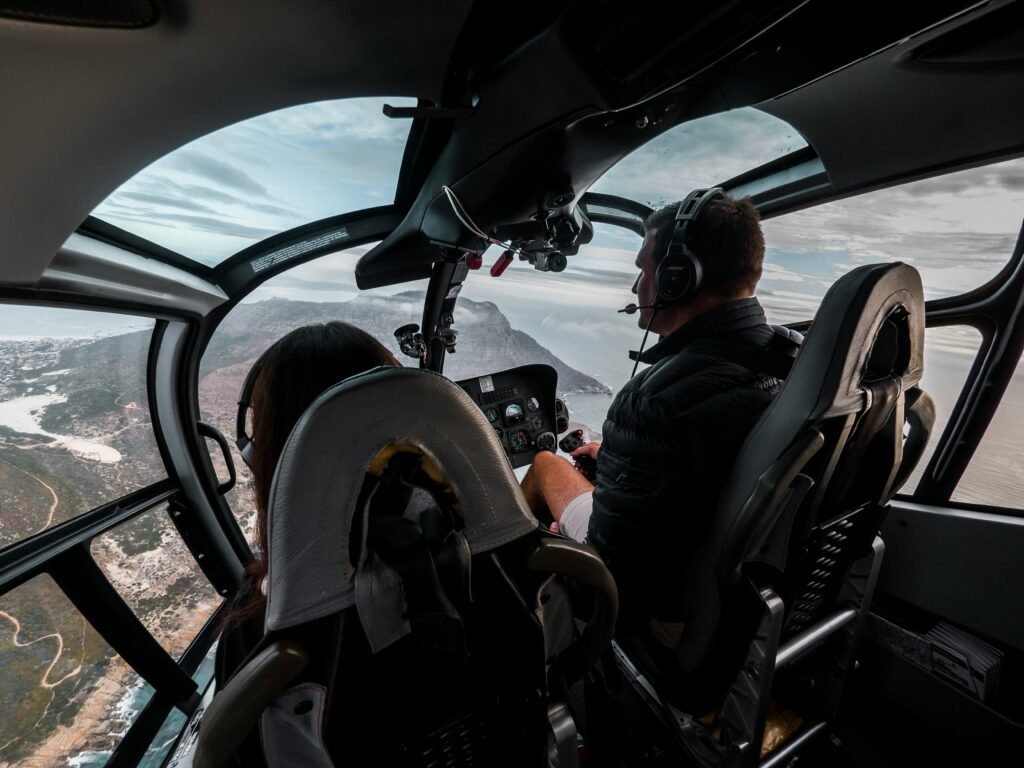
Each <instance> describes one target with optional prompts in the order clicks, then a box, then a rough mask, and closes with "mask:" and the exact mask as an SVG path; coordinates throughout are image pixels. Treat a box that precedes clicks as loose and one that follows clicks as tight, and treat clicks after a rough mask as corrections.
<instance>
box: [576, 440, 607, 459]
mask: <svg viewBox="0 0 1024 768" xmlns="http://www.w3.org/2000/svg"><path fill="white" fill-rule="evenodd" d="M600 451H601V443H600V442H594V443H584V444H583V445H581V446H580V447H579V448H577V449H576V450H575V451H573V452H572V454H571V456H572V457H573V458H574V459H578V458H579V457H580V456H589V457H590V458H591V459H593V460H594V461H597V454H598V453H600Z"/></svg>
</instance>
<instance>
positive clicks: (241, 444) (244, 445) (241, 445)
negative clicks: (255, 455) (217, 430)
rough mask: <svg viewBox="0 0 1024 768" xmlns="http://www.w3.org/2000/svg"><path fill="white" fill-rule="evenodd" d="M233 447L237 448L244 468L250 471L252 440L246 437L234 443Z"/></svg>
mask: <svg viewBox="0 0 1024 768" xmlns="http://www.w3.org/2000/svg"><path fill="white" fill-rule="evenodd" d="M235 445H237V446H238V455H239V456H241V457H242V461H244V462H245V466H247V467H248V468H249V469H252V440H250V439H249V438H248V437H244V438H239V439H237V440H236V441H235Z"/></svg>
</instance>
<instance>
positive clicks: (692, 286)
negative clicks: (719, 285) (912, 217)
mask: <svg viewBox="0 0 1024 768" xmlns="http://www.w3.org/2000/svg"><path fill="white" fill-rule="evenodd" d="M719 197H721V198H725V191H724V190H723V189H722V188H721V187H712V188H711V189H695V190H693V192H691V193H690V194H688V195H687V196H686V198H685V199H684V200H683V202H681V203H680V204H679V209H678V210H677V211H676V220H675V229H674V230H673V231H672V241H671V242H670V243H669V246H668V251H667V252H666V253H665V255H664V256H663V257H662V259H661V262H660V263H659V264H658V268H657V270H656V271H655V273H654V286H655V290H656V291H657V292H658V296H657V304H656V305H655V306H657V308H658V309H663V308H665V307H680V306H682V305H684V304H687V303H689V302H690V301H692V300H693V297H694V296H696V295H697V294H698V293H700V288H701V283H702V282H703V279H704V265H703V264H702V263H701V260H700V256H699V255H698V254H696V253H694V252H693V251H692V250H691V249H690V246H689V244H688V242H687V241H688V240H689V238H690V234H691V230H692V229H693V222H694V221H696V219H697V217H698V216H699V215H700V212H701V211H702V210H704V206H706V205H707V204H708V203H710V202H711V201H712V200H714V199H716V198H719Z"/></svg>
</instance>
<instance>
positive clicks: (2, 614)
mask: <svg viewBox="0 0 1024 768" xmlns="http://www.w3.org/2000/svg"><path fill="white" fill-rule="evenodd" d="M0 618H4V619H7V620H8V621H9V622H10V623H11V624H13V625H14V634H13V635H12V636H11V642H13V643H14V647H15V648H27V647H28V646H30V645H35V644H36V643H39V642H42V641H43V640H49V639H50V638H53V639H55V640H56V641H57V653H56V654H55V655H54V657H53V661H51V662H50V665H49V666H48V667H47V668H46V671H45V672H43V676H42V678H41V679H40V680H39V687H40V688H44V689H46V690H48V691H49V692H50V700H49V701H48V702H46V706H45V707H43V711H42V712H41V713H40V714H39V717H37V718H36V722H35V724H34V725H33V726H32V728H33V729H34V728H35V727H36V726H38V725H39V723H40V722H41V721H42V719H43V718H44V717H46V713H47V712H49V711H50V705H51V704H53V700H54V698H55V697H56V693H55V692H54V690H53V689H54V688H56V687H57V686H58V685H60V684H61V683H63V682H64V681H65V680H68V679H70V678H72V677H75V676H76V675H78V674H80V673H81V671H82V665H81V663H79V664H78V666H76V667H75V668H74V669H73V670H71V671H70V672H68V673H67V674H66V675H64V677H62V678H61V679H60V680H52V681H51V680H50V673H51V672H53V668H54V667H55V666H57V662H59V661H60V657H61V656H62V655H63V654H64V638H63V637H61V635H60V633H59V632H51V633H50V634H48V635H41V636H40V637H37V638H36V639H35V640H29V641H28V642H27V643H23V642H22V641H21V640H20V639H19V635H20V634H21V622H20V621H18V620H17V619H16V618H15V617H14V616H12V615H11V614H9V613H8V612H7V611H0ZM83 621H84V619H83ZM24 736H25V734H24V733H23V734H20V735H19V736H16V737H14V738H13V739H11V740H10V741H8V742H7V743H6V744H3V745H0V752H3V751H4V750H5V749H6V748H7V747H9V746H10V745H11V744H13V743H14V742H16V741H19V740H21V739H22V738H23V737H24Z"/></svg>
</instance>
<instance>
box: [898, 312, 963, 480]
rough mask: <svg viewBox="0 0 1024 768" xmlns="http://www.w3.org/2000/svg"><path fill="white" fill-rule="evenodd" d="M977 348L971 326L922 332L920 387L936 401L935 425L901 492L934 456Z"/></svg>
mask: <svg viewBox="0 0 1024 768" xmlns="http://www.w3.org/2000/svg"><path fill="white" fill-rule="evenodd" d="M980 347H981V334H980V333H979V332H978V331H977V330H976V329H975V328H971V327H970V326H966V325H957V326H950V327H944V328H927V329H926V330H925V336H924V376H923V377H922V378H921V384H920V386H921V389H923V390H924V391H925V392H927V393H928V394H929V395H931V397H932V399H933V400H934V401H935V411H936V414H935V426H934V427H933V428H932V437H931V440H929V441H928V447H927V448H926V449H925V452H924V455H923V456H922V457H921V460H920V462H918V465H917V467H916V468H915V469H914V471H913V473H912V474H911V475H910V477H909V478H908V479H907V482H906V483H905V484H904V486H903V490H902V492H903V493H911V492H913V491H914V489H915V488H917V484H918V482H919V481H920V480H921V476H922V475H923V474H924V469H925V467H926V466H927V465H928V462H929V461H930V460H931V457H932V454H934V453H935V446H936V445H937V444H938V442H939V437H940V436H941V435H942V432H943V430H944V429H945V428H946V425H947V424H948V423H949V415H950V413H952V412H953V408H954V406H955V405H956V400H957V398H958V397H959V396H960V391H961V390H962V389H963V387H964V383H965V382H966V381H967V374H968V373H969V372H970V370H971V366H972V365H973V364H974V359H975V358H976V357H977V355H978V349H979V348H980Z"/></svg>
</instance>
